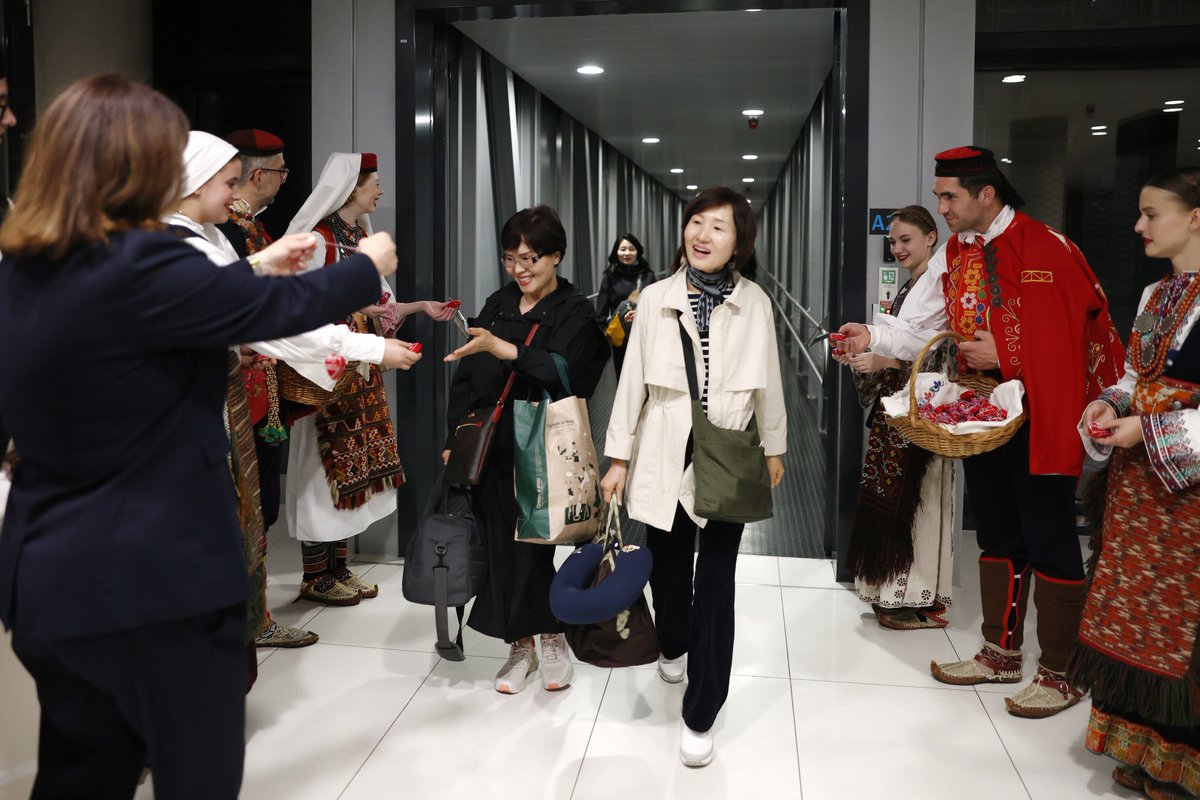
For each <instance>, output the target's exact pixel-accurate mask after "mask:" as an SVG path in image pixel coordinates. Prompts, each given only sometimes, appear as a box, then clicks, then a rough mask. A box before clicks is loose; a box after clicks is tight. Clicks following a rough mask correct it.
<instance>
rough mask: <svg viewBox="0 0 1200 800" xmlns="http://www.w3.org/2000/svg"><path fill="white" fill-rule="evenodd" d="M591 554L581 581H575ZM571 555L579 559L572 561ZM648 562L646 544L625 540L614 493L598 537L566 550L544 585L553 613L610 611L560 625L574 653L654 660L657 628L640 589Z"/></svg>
mask: <svg viewBox="0 0 1200 800" xmlns="http://www.w3.org/2000/svg"><path fill="white" fill-rule="evenodd" d="M592 548H595V550H593V549H592ZM597 556H598V560H599V563H598V564H597V565H596V566H595V567H594V568H592V569H590V574H591V579H590V580H589V581H588V582H587V587H586V588H583V587H581V586H576V585H575V584H577V583H579V580H578V579H579V578H580V577H582V576H583V574H584V573H585V572H587V571H588V569H589V567H590V564H591V563H592V562H593V559H595V558H597ZM576 558H578V559H580V560H579V561H578V562H574V563H573V562H572V559H576ZM651 565H652V561H651V556H650V551H649V550H648V549H646V548H644V547H643V548H639V547H636V546H634V545H630V546H629V547H628V548H627V547H626V546H625V542H624V539H623V538H622V537H621V523H620V518H619V516H618V515H617V510H616V501H615V499H614V500H613V501H612V502H611V504H610V506H609V519H608V523H607V524H606V525H605V533H604V535H603V537H602V538H601V539H600V541H599V542H594V543H592V544H589V545H585V546H584V547H581V548H579V549H578V550H576V551H575V552H574V553H572V554H571V555H570V556H569V557H568V558H567V561H566V563H564V564H563V566H562V567H561V568H560V569H559V574H558V575H556V576H555V578H554V584H553V585H552V587H551V590H550V604H551V610H554V609H555V608H556V607H557V609H558V610H555V614H556V615H558V614H559V612H560V611H561V612H562V613H563V614H565V615H566V616H568V617H571V618H572V619H597V618H599V615H600V614H609V613H611V612H614V611H615V615H612V616H609V617H608V618H607V619H603V620H602V621H600V622H592V623H585V624H567V625H566V626H565V627H566V637H567V644H569V645H570V646H571V652H572V653H574V654H575V657H576V658H578V659H579V660H580V661H583V662H584V663H587V664H593V665H595V666H597V667H635V666H638V665H639V664H649V663H651V662H654V661H657V660H658V633H657V631H655V629H654V618H653V617H652V616H651V615H650V606H649V604H647V603H646V594H645V591H644V589H645V585H646V580H647V579H648V578H649V576H650V568H651ZM560 576H562V578H563V579H562V580H560ZM631 597H632V601H631V599H630V598H631ZM614 603H615V604H614ZM626 604H628V605H626ZM618 609H620V610H618ZM560 618H561V617H560ZM563 621H564V622H566V620H565V619H564V620H563Z"/></svg>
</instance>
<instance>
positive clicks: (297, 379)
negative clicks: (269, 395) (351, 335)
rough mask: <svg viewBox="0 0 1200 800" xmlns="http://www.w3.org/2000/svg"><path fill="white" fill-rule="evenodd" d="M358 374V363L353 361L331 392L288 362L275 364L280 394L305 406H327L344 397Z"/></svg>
mask: <svg viewBox="0 0 1200 800" xmlns="http://www.w3.org/2000/svg"><path fill="white" fill-rule="evenodd" d="M357 374H358V362H357V361H351V362H350V363H348V364H346V369H345V370H344V371H343V372H342V374H341V376H339V377H338V380H337V383H336V384H334V386H333V388H332V389H330V390H329V391H326V390H324V389H322V388H321V387H320V386H317V385H316V384H315V383H313V382H312V381H310V380H309V379H308V378H305V377H304V376H302V375H301V374H300V373H299V372H296V370H294V369H292V368H291V367H289V366H288V365H287V362H284V361H277V362H275V377H276V379H277V380H278V381H279V393H280V394H282V395H283V396H284V397H286V398H287V399H288V400H291V401H292V402H294V403H300V404H301V405H305V406H327V405H329V404H330V403H332V402H333V401H335V400H337V399H338V398H339V397H341V396H342V393H343V392H345V391H346V387H347V386H348V385H349V384H350V381H352V380H354V376H355V375H357Z"/></svg>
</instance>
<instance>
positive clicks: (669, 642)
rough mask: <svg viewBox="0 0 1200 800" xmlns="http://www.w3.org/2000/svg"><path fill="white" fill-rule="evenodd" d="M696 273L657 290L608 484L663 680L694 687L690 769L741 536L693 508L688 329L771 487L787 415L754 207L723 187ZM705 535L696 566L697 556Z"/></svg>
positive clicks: (719, 664) (712, 690) (689, 707)
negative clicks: (636, 550)
mask: <svg viewBox="0 0 1200 800" xmlns="http://www.w3.org/2000/svg"><path fill="white" fill-rule="evenodd" d="M683 219H684V224H683V232H682V233H683V252H684V255H685V257H686V262H685V263H683V264H681V266H680V268H679V269H678V270H677V271H676V272H675V274H674V275H673V276H672V277H670V278H668V279H667V280H664V281H660V282H658V283H655V284H652V285H651V286H647V287H646V288H645V289H643V291H642V298H641V302H640V303H639V304H638V324H637V325H635V326H634V328H633V334H632V338H631V339H630V342H629V345H628V352H627V353H626V356H625V365H624V369H623V370H622V372H621V379H620V383H619V384H618V386H617V394H616V399H615V401H614V403H613V411H612V417H611V419H610V421H609V426H608V436H607V440H606V442H607V443H606V447H605V453H606V455H608V456H610V457H611V459H612V466H611V467H610V468H609V470H608V473H607V474H606V475H605V476H604V480H603V481H602V482H601V486H602V488H603V490H604V494H605V499H606V500H607V499H608V498H609V497H610V496H611V495H612V494H613V493H614V492H615V493H616V494H617V497H618V499H620V498H622V497H623V498H624V500H625V502H626V504H627V507H628V510H629V516H630V517H631V518H633V519H637V520H640V521H642V522H644V523H645V524H646V527H647V535H648V541H649V545H650V550H651V552H652V553H653V555H654V570H653V572H652V573H651V575H650V590H651V594H652V595H653V601H654V612H655V625H656V627H657V629H658V639H659V647H660V650H661V652H662V655H661V656H660V657H659V663H658V672H659V676H660V677H661V678H662V679H663V680H664V681H666V682H668V683H679V682H680V681H682V680H683V679H684V677H685V673H686V677H687V679H688V687H687V690H686V692H685V693H684V696H683V724H682V726H681V727H680V757H681V758H682V759H683V762H684V763H685V764H687V765H688V766H695V767H701V766H704V765H705V764H708V763H709V762H710V761H711V760H712V755H713V744H712V736H711V728H712V725H713V722H714V721H715V719H716V716H717V713H718V712H719V711H720V710H721V706H722V705H723V704H724V702H725V698H726V697H727V696H728V694H729V673H730V669H731V666H732V661H733V627H734V614H733V607H734V570H735V567H736V563H737V554H738V545H739V544H740V542H741V537H742V528H743V526H742V525H741V524H734V523H728V522H716V521H710V520H706V519H703V518H701V517H699V516H697V515H696V513H695V510H694V502H693V500H694V492H695V482H694V479H693V476H692V468H691V455H690V448H689V446H688V445H689V437H690V434H691V428H692V421H691V395H690V392H689V389H688V380H687V373H686V372H685V366H684V358H683V350H682V348H681V346H680V323H681V322H682V324H683V328H684V329H685V330H686V332H687V335H688V337H689V339H690V340H691V346H692V348H693V350H694V352H695V355H696V358H695V362H696V370H697V372H698V375H697V380H698V383H699V388H700V394H701V401H702V403H703V405H704V408H705V412H706V413H707V415H708V419H709V420H710V421H712V423H713V424H714V425H717V426H718V427H721V428H729V429H736V430H745V429H746V427H747V426H748V424H749V423H750V420H751V417H753V418H754V420H755V422H756V424H757V428H758V432H759V435H760V437H761V438H762V444H763V450H764V452H765V454H766V459H767V466H768V470H769V472H770V476H771V484H772V485H773V486H774V485H777V484H778V483H779V481H780V479H782V477H783V461H782V459H781V456H782V455H783V453H784V450H785V449H786V441H787V416H786V413H785V411H784V404H783V388H782V383H781V380H780V373H779V355H778V348H777V346H776V342H775V322H774V315H773V313H772V310H771V301H770V298H768V297H767V295H766V293H764V292H763V290H762V289H760V288H759V287H758V286H757V285H756V284H755V283H754V282H753V281H750V280H748V279H747V278H744V277H742V276H741V275H740V274H739V273H738V268H739V267H740V266H742V265H743V264H745V263H746V262H747V261H748V260H749V258H750V256H751V254H752V253H753V252H754V239H755V236H756V234H757V231H758V225H757V222H756V220H755V217H754V212H753V211H752V210H751V209H750V204H749V203H748V202H747V200H746V198H745V197H744V196H743V195H741V194H739V193H737V192H735V191H733V190H732V189H729V188H726V187H724V186H715V187H711V188H708V189H705V190H703V191H701V192H699V193H698V194H697V195H696V196H695V197H694V198H692V201H691V203H689V204H688V207H687V209H686V210H685V211H684V215H683ZM698 531H699V532H700V554H699V558H698V560H697V561H696V564H695V575H694V585H693V567H692V556H693V553H694V552H695V544H696V535H697V532H698Z"/></svg>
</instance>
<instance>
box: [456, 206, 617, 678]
mask: <svg viewBox="0 0 1200 800" xmlns="http://www.w3.org/2000/svg"><path fill="white" fill-rule="evenodd" d="M500 244H501V246H502V247H503V248H504V256H503V257H502V258H501V263H502V264H503V266H504V269H505V271H506V272H507V273H508V274H509V276H510V277H511V278H512V279H513V280H512V282H511V283H509V284H507V285H506V286H504V287H503V288H501V289H500V290H499V291H497V292H495V293H494V294H493V295H492V296H491V297H489V298H488V299H487V301H486V302H485V303H484V304H483V309H482V310H481V311H480V312H479V316H478V317H476V318H475V319H474V320H473V322H474V325H473V327H471V328H470V329H469V330H470V332H471V335H472V339H471V341H470V342H468V343H467V344H465V345H463V346H462V347H460V348H458V349H457V350H455V351H454V352H453V353H451V354H450V355H449V356H447V357H446V360H447V361H455V360H458V359H462V364H460V365H459V367H458V371H457V372H456V373H455V375H454V383H453V385H452V386H451V388H450V401H449V408H448V411H447V422H448V423H449V427H450V436H451V437H453V435H454V429H455V427H456V426H457V425H458V423H459V422H460V421H461V420H462V418H463V417H464V416H466V414H467V412H469V411H470V410H471V409H474V408H479V407H481V406H488V405H495V403H496V401H497V400H498V399H499V397H500V394H501V392H502V391H503V390H504V384H505V382H506V381H507V380H508V376H509V374H511V373H513V372H515V373H516V380H515V381H514V382H513V388H512V391H511V393H510V394H509V397H508V402H507V403H506V404H505V406H504V412H503V415H502V416H501V417H500V424H499V426H498V427H497V429H496V432H495V434H494V438H493V440H492V449H491V452H490V453H489V454H488V463H487V466H486V467H485V469H484V471H483V475H482V478H481V481H480V485H479V486H478V487H476V489H475V490H474V491H473V492H472V500H473V503H474V511H475V519H476V521H477V523H478V524H479V527H480V530H481V533H482V535H483V540H484V544H485V546H486V548H487V562H488V575H487V579H486V581H485V582H484V585H483V588H482V589H480V591H479V596H478V597H476V598H475V604H474V606H473V607H472V609H471V616H470V618H469V620H468V622H467V624H469V625H470V626H471V627H472V628H474V629H475V630H477V631H479V632H480V633H483V634H486V635H488V636H495V637H496V638H499V639H503V640H504V641H506V642H508V643H510V644H511V645H512V647H511V650H510V653H509V658H508V661H507V663H505V664H504V666H503V667H501V668H500V672H499V673H498V674H497V675H496V691H498V692H502V693H504V694H516V693H517V692H520V691H521V690H522V689H524V688H525V685H526V683H527V682H528V680H529V679H530V678H531V677H533V673H534V672H536V671H538V669H539V659H538V653H537V650H536V645H535V643H534V637H536V636H537V635H538V634H541V645H542V656H541V660H540V668H541V674H542V688H544V689H546V690H548V691H556V690H558V689H565V688H566V687H567V686H569V685H570V683H571V679H572V677H573V675H574V670H573V668H572V667H571V658H570V655H569V654H568V652H567V644H566V640H565V638H564V637H563V634H562V630H563V627H562V623H560V622H559V621H558V620H557V619H555V618H554V614H552V613H551V611H550V582H551V581H552V580H553V579H554V548H553V547H544V546H540V545H534V544H527V543H521V542H515V541H513V531H514V530H515V529H516V523H517V513H518V511H517V501H516V497H515V496H514V493H513V421H512V403H513V401H514V400H526V399H530V400H536V399H540V398H541V395H542V390H546V391H548V392H549V393H550V395H551V396H552V397H555V398H557V397H559V396H561V395H562V394H563V386H562V381H561V380H560V378H559V377H558V371H557V370H556V369H555V366H554V361H553V359H552V358H551V356H550V354H551V353H556V354H558V355H560V356H562V357H563V358H564V359H566V362H567V374H568V377H569V378H570V380H571V390H572V392H574V394H575V395H577V396H579V397H590V396H591V394H592V391H593V390H595V388H596V384H597V383H599V381H600V374H601V373H602V372H603V371H604V364H605V362H606V361H608V345H607V343H606V342H605V341H604V335H603V334H602V333H601V332H600V326H599V325H597V324H596V320H595V318H594V316H593V312H592V306H591V304H590V303H588V301H587V298H586V297H584V296H583V295H581V294H579V292H578V291H577V290H576V289H575V287H574V286H573V285H571V283H570V282H569V281H567V280H566V279H565V278H562V277H559V275H558V265H559V262H561V261H562V258H563V254H564V253H565V252H566V250H567V234H566V232H565V231H564V230H563V227H562V223H561V222H560V221H559V219H558V214H556V213H555V212H554V209H552V208H550V207H549V206H537V207H536V208H527V209H525V210H524V211H519V212H517V213H516V214H515V215H513V217H512V218H511V219H510V220H509V221H508V222H506V223H505V224H504V229H503V230H502V231H501V233H500ZM535 323H536V324H538V329H537V331H536V332H535V333H534V336H533V339H532V341H530V343H529V346H528V347H526V346H525V339H526V337H527V336H528V335H529V332H530V330H531V329H532V328H533V326H534V324H535ZM447 446H449V440H447ZM449 452H450V451H449V450H447V451H446V452H445V453H443V454H442V457H443V460H445V459H446V458H447V457H449Z"/></svg>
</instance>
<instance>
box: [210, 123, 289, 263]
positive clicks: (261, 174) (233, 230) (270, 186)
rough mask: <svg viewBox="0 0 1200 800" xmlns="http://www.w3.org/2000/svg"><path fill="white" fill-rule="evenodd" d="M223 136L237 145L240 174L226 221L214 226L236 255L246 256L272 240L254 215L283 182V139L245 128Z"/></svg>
mask: <svg viewBox="0 0 1200 800" xmlns="http://www.w3.org/2000/svg"><path fill="white" fill-rule="evenodd" d="M225 140H226V141H227V142H229V143H230V144H231V145H233V146H234V147H236V148H237V149H238V155H239V156H240V157H241V159H242V175H241V178H240V179H239V181H238V185H237V186H236V187H235V188H234V194H233V196H234V201H233V207H232V208H231V209H230V213H229V221H228V222H225V223H222V224H221V225H218V226H217V227H218V228H219V229H220V230H221V233H224V234H225V238H226V239H228V240H229V242H230V243H231V244H232V245H233V249H234V250H237V253H238V255H239V256H241V257H242V258H246V257H247V256H249V255H253V254H254V253H257V252H258V251H259V250H261V249H263V248H264V247H266V246H267V245H269V244H270V243H271V241H272V239H271V236H270V235H269V234H268V233H267V230H266V228H264V227H263V225H262V223H261V222H259V221H258V215H259V214H261V213H262V212H263V211H264V210H265V209H266V207H267V206H269V205H271V203H273V202H275V196H276V195H277V194H279V189H280V187H281V186H283V184H285V183H286V182H287V178H288V168H287V165H286V164H285V163H284V160H283V140H282V139H280V138H279V137H278V136H276V135H274V134H272V133H267V132H266V131H260V130H257V129H256V128H247V129H245V130H240V131H234V132H233V133H231V134H229V135H228V136H226V137H225Z"/></svg>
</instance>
